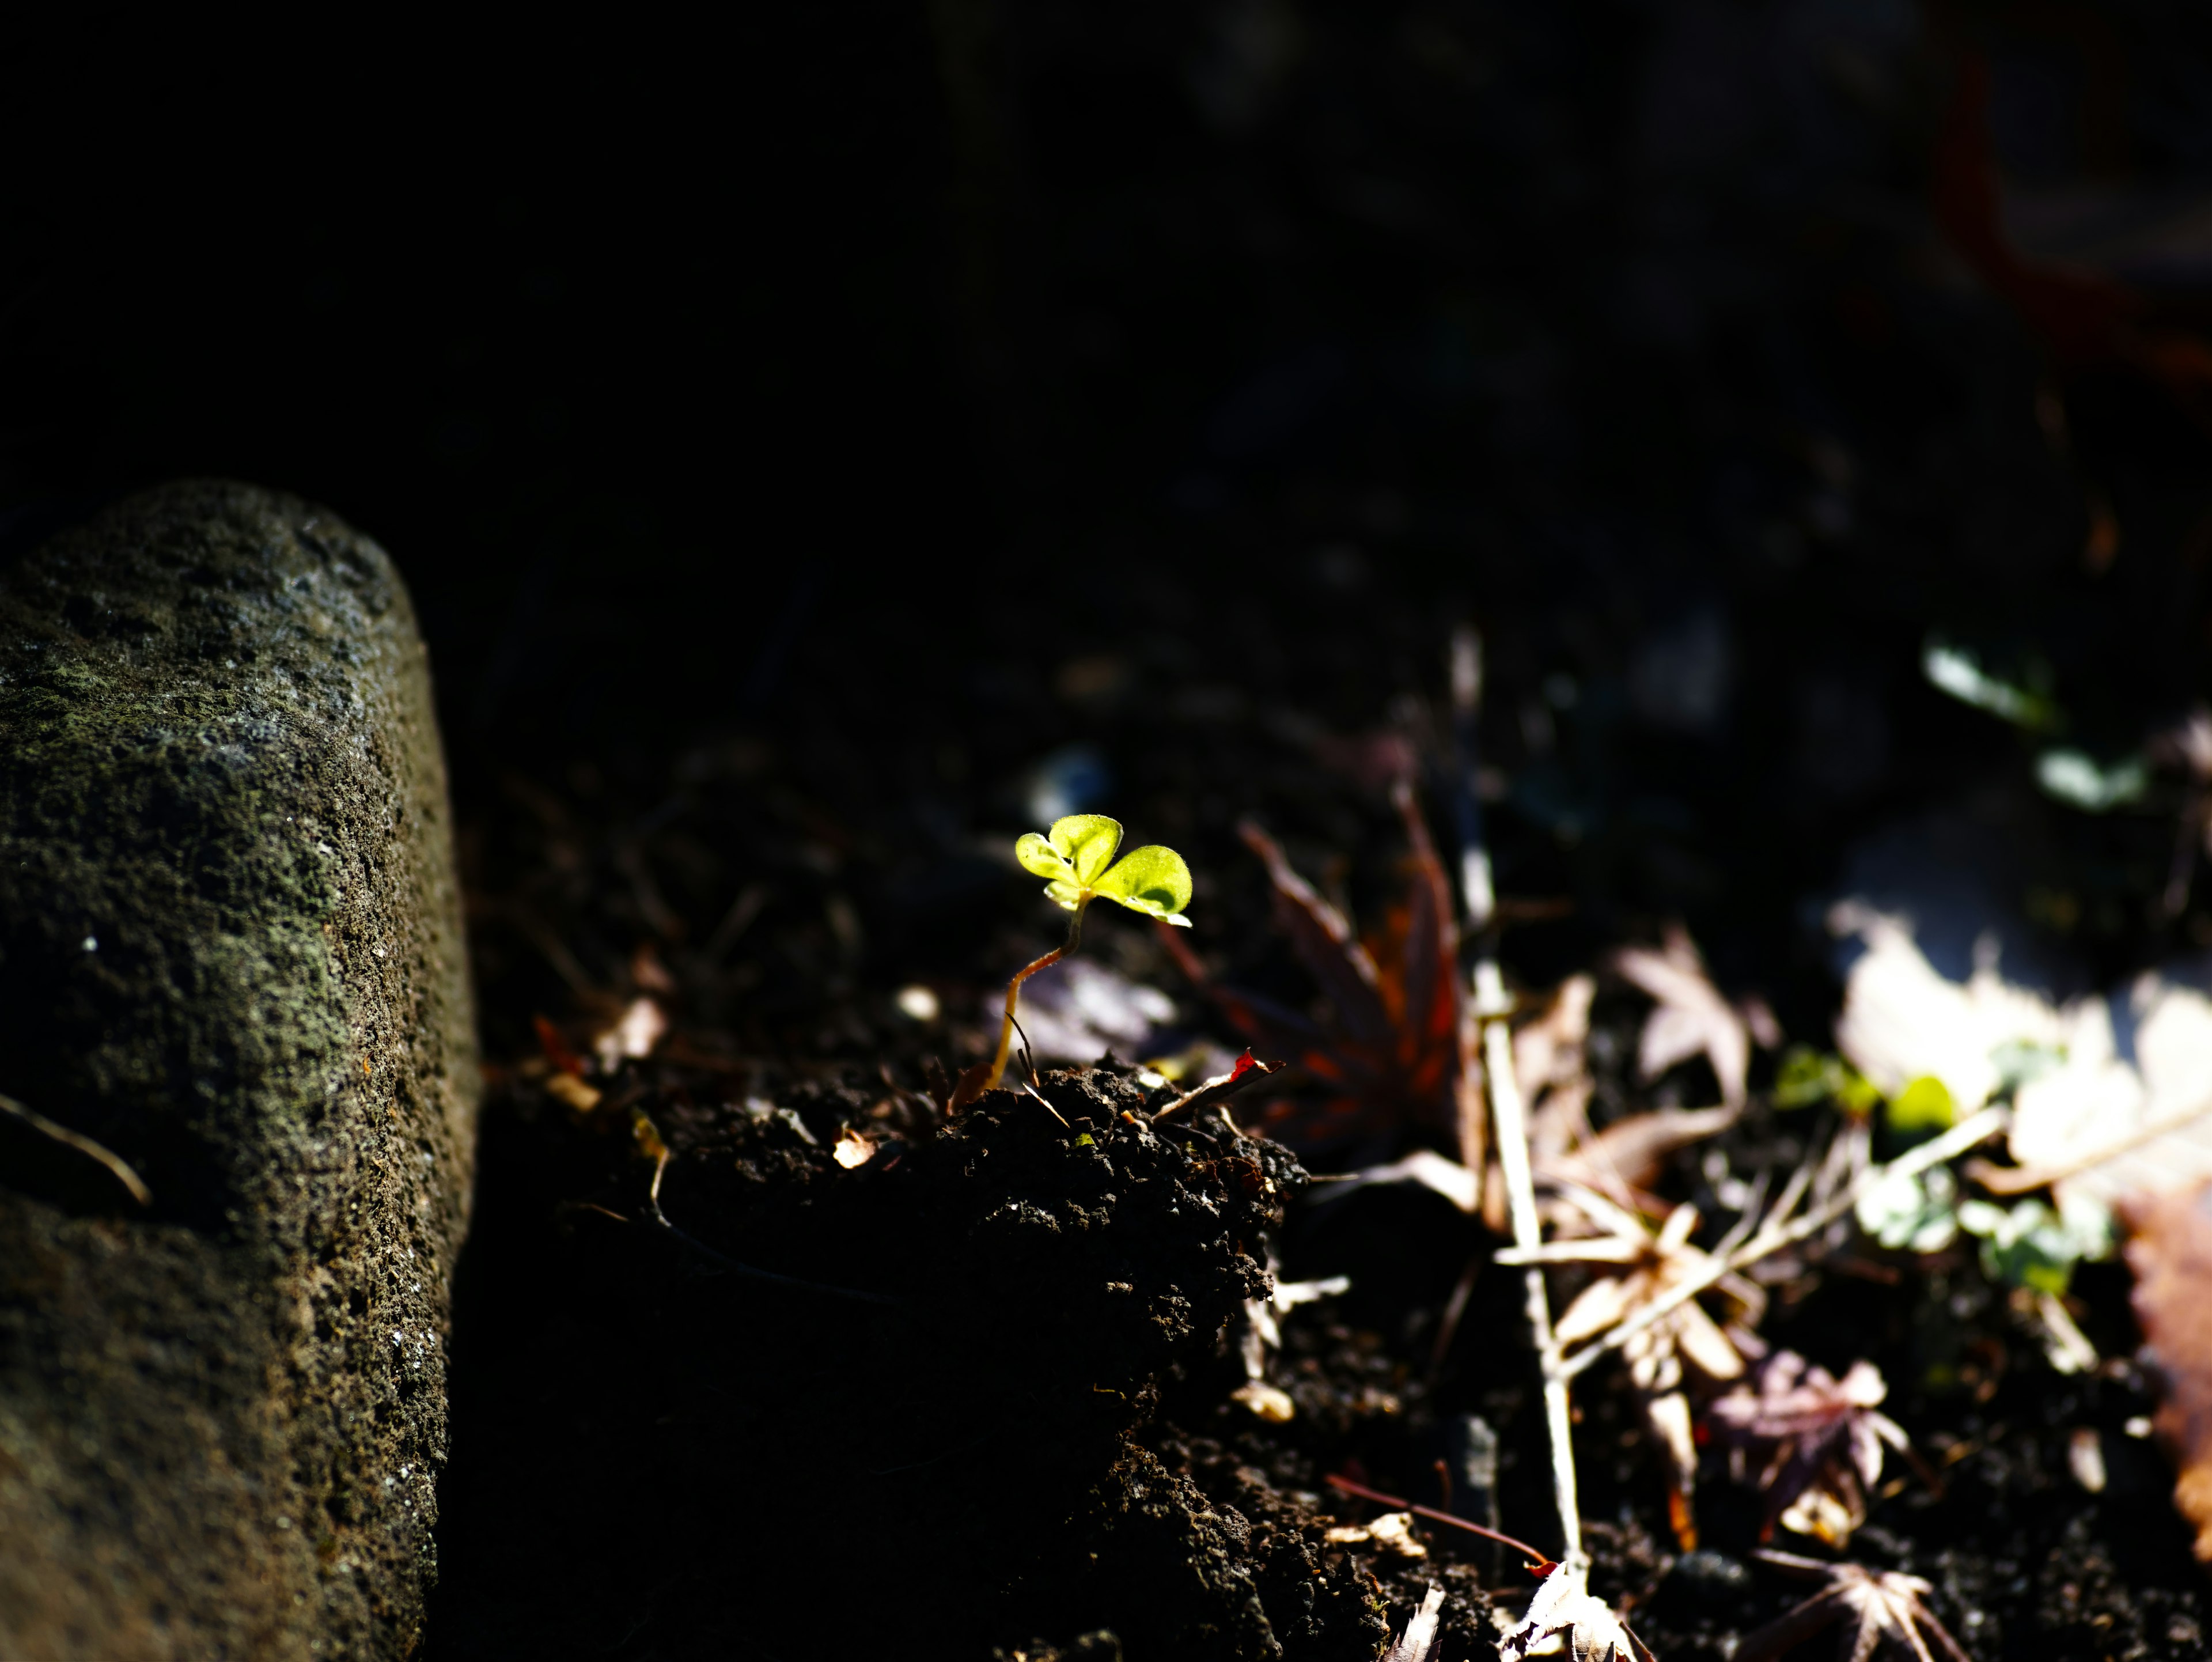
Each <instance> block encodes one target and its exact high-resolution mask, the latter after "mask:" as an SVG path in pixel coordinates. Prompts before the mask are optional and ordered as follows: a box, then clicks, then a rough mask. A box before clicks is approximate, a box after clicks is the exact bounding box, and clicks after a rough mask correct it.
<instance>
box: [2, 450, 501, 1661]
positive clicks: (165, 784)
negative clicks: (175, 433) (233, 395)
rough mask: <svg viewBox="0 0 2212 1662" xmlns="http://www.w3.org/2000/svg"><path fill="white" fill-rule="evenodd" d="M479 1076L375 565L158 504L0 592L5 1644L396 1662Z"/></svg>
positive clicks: (426, 746)
mask: <svg viewBox="0 0 2212 1662" xmlns="http://www.w3.org/2000/svg"><path fill="white" fill-rule="evenodd" d="M477 1088H478V1075H477V1064H476V1057H475V1051H474V1039H473V1028H472V1021H471V1010H470V1005H469V995H468V983H467V979H466V966H465V958H464V951H463V941H462V934H461V921H460V908H459V899H458V896H457V893H456V890H455V886H454V878H453V850H452V833H451V826H450V821H449V811H448V808H447V798H446V781H445V774H444V764H443V762H442V760H441V755H440V751H439V745H438V737H437V730H436V727H435V722H434V720H433V715H432V709H431V703H430V683H429V676H428V665H427V662H426V659H425V655H424V652H423V647H422V640H421V638H420V637H419V636H418V635H417V634H416V627H415V619H414V615H413V612H412V609H411V608H410V605H409V602H408V599H407V594H406V591H405V589H404V587H403V586H402V584H401V582H400V580H399V576H398V573H397V572H396V571H395V570H394V569H393V568H392V562H391V560H390V559H389V558H388V557H386V555H385V553H384V552H383V551H382V550H380V548H378V547H377V546H376V545H375V544H374V543H372V542H370V541H368V539H365V538H363V537H362V536H360V535H359V534H358V533H355V532H353V531H351V530H349V528H348V527H346V526H345V525H344V524H343V523H342V522H341V521H338V520H337V518H336V517H335V516H334V515H332V514H328V513H326V512H324V511H322V510H320V509H319V508H313V507H312V506H310V505H309V504H307V503H306V502H299V501H295V500H294V499H292V498H289V497H286V496H275V495H271V494H270V493H267V492H264V491H261V490H253V489H251V488H248V487H246V486H243V485H237V484H206V483H196V484H178V485H172V486H167V487H165V488H163V489H161V490H155V491H152V492H149V493H148V494H146V495H144V496H138V497H137V498H134V499H132V500H131V501H128V502H124V503H122V504H121V505H119V506H118V507H116V508H112V509H110V510H109V511H107V512H106V513H105V514H102V515H101V516H100V517H99V518H98V519H97V520H95V521H92V522H91V523H89V524H88V525H86V526H84V527H81V528H79V529H77V530H75V531H72V532H69V533H64V535H62V536H60V537H58V538H57V539H55V540H54V541H52V542H51V543H49V544H47V545H46V546H45V547H43V548H41V549H39V550H37V551H34V552H33V553H31V554H29V555H27V556H26V557H23V558H21V559H20V560H18V561H17V562H15V563H14V565H13V566H12V567H10V568H9V569H4V570H0V1093H5V1094H6V1095H7V1096H8V1097H9V1098H11V1099H15V1102H16V1103H17V1104H19V1105H21V1106H22V1107H23V1108H27V1109H28V1110H30V1111H33V1112H35V1113H36V1114H38V1115H40V1116H43V1117H46V1119H48V1120H50V1121H52V1122H54V1123H57V1124H58V1125H59V1126H62V1127H65V1128H67V1129H69V1130H70V1131H71V1132H73V1133H76V1134H77V1135H80V1136H82V1137H85V1138H89V1139H92V1140H94V1141H96V1142H97V1143H98V1144H100V1145H101V1146H103V1147H104V1148H106V1150H108V1151H110V1152H111V1153H112V1154H114V1155H115V1156H118V1157H119V1158H120V1159H121V1160H124V1161H125V1162H127V1163H128V1165H129V1166H131V1168H132V1169H133V1170H135V1171H136V1172H137V1173H138V1174H139V1176H140V1177H141V1178H143V1181H144V1183H145V1184H146V1186H147V1187H148V1189H149V1190H150V1191H151V1196H152V1198H151V1202H150V1204H149V1205H146V1206H143V1207H142V1206H140V1205H139V1204H138V1203H137V1202H136V1201H135V1200H134V1199H133V1198H132V1197H131V1195H130V1193H129V1192H128V1190H126V1188H125V1185H124V1184H122V1183H121V1182H119V1181H118V1179H117V1178H116V1177H115V1176H114V1175H113V1174H112V1172H110V1171H109V1170H108V1169H107V1168H106V1166H103V1165H102V1164H101V1163H100V1161H99V1160H96V1159H95V1158H93V1157H92V1156H91V1155H90V1154H88V1153H87V1152H86V1151H84V1150H83V1149H82V1148H75V1147H70V1146H69V1145H67V1144H66V1143H65V1142H64V1141H62V1140H59V1139H57V1138H56V1137H54V1136H52V1135H48V1134H46V1133H43V1132H41V1131H40V1130H39V1129H36V1128H35V1127H34V1126H33V1125H32V1124H31V1123H29V1122H28V1121H27V1119H26V1118H25V1117H23V1116H22V1115H21V1114H20V1113H13V1112H0V1657H5V1658H7V1659H9V1662H49V1659H52V1662H61V1659H83V1658H94V1657H97V1658H100V1659H104V1662H137V1659H142V1658H145V1659H176V1662H185V1659H199V1658H230V1659H240V1662H243V1659H249V1658H251V1659H264V1658H268V1659H289V1658H295V1657H309V1656H323V1657H347V1658H352V1657H368V1658H382V1657H391V1658H398V1657H404V1656H405V1655H407V1654H408V1653H410V1652H411V1651H412V1650H414V1649H415V1648H416V1646H417V1645H418V1643H419V1642H420V1639H421V1623H422V1598H423V1594H424V1592H425V1589H426V1587H427V1586H428V1582H429V1580H430V1579H431V1576H432V1573H433V1556H432V1542H431V1525H432V1522H433V1519H434V1517H435V1481H436V1477H437V1474H438V1471H439V1469H440V1467H441V1464H442V1463H443V1461H444V1459H445V1457H446V1392H445V1355H446V1321H447V1284H448V1279H449V1276H450V1274H451V1271H452V1268H453V1260H454V1255H455V1253H456V1251H457V1250H458V1248H459V1245H460V1241H461V1237H462V1233H463V1230H464V1228H465V1224H466V1221H467V1211H468V1194H469V1179H470V1166H471V1156H472V1153H473V1144H474V1128H475V1112H476V1105H477Z"/></svg>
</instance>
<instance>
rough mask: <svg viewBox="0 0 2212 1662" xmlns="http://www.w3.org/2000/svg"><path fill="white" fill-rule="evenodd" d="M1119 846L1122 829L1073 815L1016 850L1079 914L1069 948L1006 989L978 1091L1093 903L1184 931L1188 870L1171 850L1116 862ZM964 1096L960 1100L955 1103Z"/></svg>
mask: <svg viewBox="0 0 2212 1662" xmlns="http://www.w3.org/2000/svg"><path fill="white" fill-rule="evenodd" d="M1120 851H1121V821H1120V820H1118V819H1108V818H1107V817H1106V816H1105V815H1104V814H1103V813H1072V814H1069V815H1067V816H1066V818H1065V819H1055V820H1054V822H1053V826H1052V829H1051V830H1050V831H1045V832H1042V833H1039V832H1036V831H1030V832H1029V833H1028V834H1027V835H1025V836H1024V837H1023V838H1022V839H1021V841H1020V842H1018V843H1015V844H1014V858H1015V859H1017V860H1018V861H1020V862H1021V864H1022V869H1023V870H1024V871H1027V872H1031V873H1034V874H1036V875H1037V876H1039V877H1042V878H1043V879H1045V880H1046V882H1045V890H1044V892H1045V893H1046V894H1048V895H1049V896H1050V897H1051V898H1052V899H1053V900H1054V902H1055V903H1056V904H1059V905H1060V906H1062V907H1064V908H1065V909H1066V910H1068V911H1071V912H1073V914H1074V916H1073V917H1071V918H1070V919H1069V920H1068V922H1067V941H1066V944H1065V945H1063V946H1060V947H1054V948H1053V950H1052V951H1050V952H1048V953H1046V954H1045V955H1044V956H1043V957H1042V958H1040V959H1037V960H1036V962H1034V963H1031V964H1028V965H1024V966H1023V967H1022V968H1021V969H1020V970H1018V971H1016V972H1015V974H1014V978H1013V979H1012V981H1010V982H1008V983H1006V1020H1005V1022H1004V1024H1003V1025H1002V1026H1000V1030H999V1053H998V1055H997V1056H994V1057H993V1058H992V1061H991V1066H990V1070H989V1072H988V1073H987V1075H982V1076H981V1077H980V1078H979V1079H977V1080H976V1081H975V1088H976V1089H977V1090H978V1091H982V1090H995V1089H996V1088H997V1087H998V1084H999V1081H1000V1079H1002V1078H1003V1077H1004V1076H1005V1075H1006V1058H1007V1057H1008V1056H1011V1055H1012V1053H1013V1046H1014V1032H1015V1027H1016V1023H1015V1020H1014V1012H1015V1008H1016V1006H1017V1004H1018V1001H1019V999H1020V996H1021V990H1022V983H1024V981H1027V980H1028V979H1029V978H1030V977H1031V976H1033V975H1035V974H1036V972H1037V971H1039V970H1042V969H1046V968H1048V967H1049V966H1051V965H1054V964H1057V963H1058V962H1059V961H1060V959H1063V958H1065V957H1066V956H1067V955H1068V954H1069V953H1072V952H1073V951H1074V950H1075V948H1076V947H1077V945H1078V944H1079V942H1080V941H1082V939H1083V914H1084V910H1085V908H1086V907H1088V906H1089V905H1090V904H1091V902H1092V901H1094V900H1111V901H1112V902H1114V903H1115V904H1116V905H1120V906H1127V908H1128V909H1129V910H1131V911H1133V912H1142V913H1143V914H1144V915H1145V916H1147V917H1157V918H1158V919H1159V920H1161V922H1166V923H1172V924H1174V925H1175V926H1176V928H1184V929H1187V928H1189V927H1190V920H1189V919H1188V917H1185V916H1183V913H1182V909H1183V908H1184V907H1185V906H1188V904H1190V868H1189V867H1188V866H1186V865H1185V864H1184V863H1183V859H1182V855H1179V854H1177V853H1176V851H1175V850H1174V849H1166V848H1162V847H1160V846H1159V845H1158V843H1152V844H1148V845H1147V846H1146V847H1144V848H1141V849H1130V850H1129V852H1128V853H1127V854H1124V855H1121V858H1120V859H1118V860H1116V859H1115V857H1114V856H1115V855H1116V854H1117V853H1120ZM964 1096H965V1093H957V1094H956V1100H960V1099H964Z"/></svg>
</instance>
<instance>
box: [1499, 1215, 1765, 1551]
mask: <svg viewBox="0 0 2212 1662" xmlns="http://www.w3.org/2000/svg"><path fill="white" fill-rule="evenodd" d="M1565 1196H1566V1198H1567V1199H1568V1200H1569V1201H1571V1202H1572V1203H1573V1204H1575V1205H1576V1206H1577V1207H1578V1208H1580V1209H1581V1210H1582V1211H1583V1214H1584V1215H1586V1216H1588V1217H1589V1220H1590V1221H1592V1222H1593V1223H1595V1224H1597V1225H1598V1226H1599V1227H1600V1228H1601V1230H1602V1231H1603V1233H1601V1234H1598V1235H1595V1236H1593V1237H1589V1238H1587V1239H1581V1240H1570V1241H1555V1242H1553V1243H1552V1244H1551V1245H1548V1246H1546V1247H1544V1248H1543V1249H1542V1250H1541V1257H1542V1261H1543V1262H1544V1263H1584V1264H1589V1265H1592V1266H1594V1267H1596V1268H1598V1269H1600V1271H1601V1273H1600V1274H1599V1275H1598V1276H1597V1278H1596V1279H1595V1280H1594V1281H1592V1282H1590V1283H1589V1286H1587V1287H1585V1288H1583V1290H1582V1292H1581V1293H1580V1294H1577V1296H1576V1298H1575V1300H1574V1302H1573V1303H1572V1304H1571V1305H1569V1306H1567V1308H1566V1310H1565V1312H1563V1313H1562V1314H1561V1315H1560V1317H1559V1323H1558V1325H1557V1326H1556V1327H1555V1328H1554V1330H1553V1332H1554V1334H1555V1335H1556V1336H1557V1338H1558V1340H1559V1342H1560V1343H1561V1344H1563V1345H1567V1344H1577V1343H1580V1342H1583V1340H1586V1339H1594V1338H1595V1337H1597V1336H1599V1335H1600V1334H1601V1333H1604V1332H1607V1331H1608V1330H1611V1329H1612V1328H1614V1327H1616V1326H1618V1325H1619V1324H1620V1323H1622V1322H1624V1321H1626V1319H1628V1318H1630V1317H1631V1316H1633V1315H1635V1314H1636V1313H1637V1312H1638V1311H1639V1310H1641V1309H1643V1308H1644V1306H1649V1305H1650V1304H1652V1303H1654V1302H1656V1300H1659V1299H1660V1298H1662V1297H1663V1296H1665V1295H1666V1294H1668V1293H1669V1292H1671V1291H1672V1290H1673V1289H1674V1287H1675V1286H1676V1285H1678V1284H1680V1283H1682V1282H1688V1281H1691V1280H1692V1279H1694V1278H1697V1277H1699V1275H1701V1274H1702V1273H1703V1272H1704V1271H1705V1269H1707V1267H1708V1266H1709V1265H1710V1264H1711V1257H1709V1256H1708V1255H1707V1254H1706V1253H1705V1252H1703V1251H1699V1249H1698V1248H1697V1247H1694V1246H1692V1245H1690V1233H1691V1231H1692V1230H1693V1229H1695V1228H1696V1227H1697V1225H1698V1212H1697V1208H1695V1207H1692V1206H1678V1207H1676V1208H1674V1211H1673V1212H1671V1213H1670V1214H1668V1218H1667V1221H1666V1222H1665V1223H1664V1224H1662V1226H1661V1227H1659V1228H1658V1229H1657V1230H1656V1231H1655V1230H1653V1229H1651V1228H1650V1227H1648V1226H1647V1225H1645V1223H1644V1221H1643V1220H1642V1219H1641V1218H1638V1216H1636V1215H1634V1214H1633V1213H1631V1212H1627V1211H1625V1210H1623V1209H1622V1208H1620V1207H1618V1206H1615V1205H1613V1203H1612V1202H1610V1201H1608V1200H1607V1199H1605V1198H1604V1196H1600V1195H1595V1194H1593V1193H1591V1192H1590V1191H1589V1190H1582V1189H1576V1188H1571V1187H1570V1188H1568V1189H1567V1190H1565ZM1608 1270H1609V1271H1611V1272H1612V1273H1609V1274H1608V1273H1604V1272H1606V1271H1608ZM1715 1286H1717V1288H1720V1289H1721V1290H1722V1291H1723V1292H1726V1293H1727V1294H1729V1295H1730V1296H1731V1297H1733V1298H1735V1300H1737V1301H1738V1303H1739V1304H1741V1306H1743V1308H1744V1310H1745V1312H1747V1314H1748V1315H1749V1316H1750V1317H1751V1318H1752V1323H1753V1325H1754V1326H1755V1325H1756V1324H1757V1320H1758V1317H1759V1314H1760V1313H1761V1312H1764V1310H1765V1305H1766V1298H1765V1294H1764V1293H1763V1292H1762V1291H1761V1290H1760V1289H1759V1287H1758V1286H1757V1284H1756V1283H1754V1282H1749V1281H1747V1280H1746V1279H1745V1278H1744V1277H1742V1276H1741V1275H1723V1277H1722V1278H1721V1279H1720V1280H1719V1281H1718V1282H1716V1283H1715ZM1747 1347H1750V1348H1753V1351H1754V1353H1755V1351H1756V1348H1757V1347H1758V1341H1757V1340H1756V1339H1754V1338H1753V1337H1752V1336H1750V1334H1748V1333H1744V1332H1740V1333H1738V1334H1736V1335H1735V1336H1731V1335H1730V1334H1729V1333H1728V1332H1725V1331H1723V1330H1722V1328H1721V1325H1720V1324H1719V1323H1717V1322H1716V1321H1715V1320H1714V1319H1713V1318H1711V1316H1710V1315H1708V1314H1707V1313H1706V1312H1705V1308H1704V1306H1701V1305H1699V1303H1698V1301H1697V1300H1695V1299H1691V1300H1686V1302H1684V1303H1682V1304H1681V1305H1679V1306H1676V1307H1675V1309H1674V1311H1673V1312H1671V1313H1670V1314H1668V1315H1667V1316H1666V1317H1665V1318H1662V1319H1661V1320H1660V1321H1658V1322H1656V1323H1655V1324H1652V1325H1651V1326H1650V1327H1648V1328H1646V1329H1644V1331H1643V1332H1641V1333H1639V1334H1638V1335H1637V1336H1636V1337H1635V1338H1633V1339H1632V1340H1631V1341H1630V1342H1628V1343H1627V1344H1626V1345H1624V1346H1623V1347H1622V1349H1621V1354H1622V1355H1623V1357H1624V1358H1625V1359H1626V1361H1627V1363H1628V1374H1629V1379H1631V1381H1632V1383H1633V1384H1634V1385H1635V1387H1636V1391H1637V1397H1638V1401H1639V1402H1640V1403H1641V1404H1642V1406H1643V1409H1644V1420H1645V1422H1646V1423H1648V1424H1649V1425H1650V1428H1651V1434H1652V1435H1653V1436H1654V1437H1656V1439H1657V1440H1658V1441H1659V1444H1660V1446H1661V1447H1662V1448H1663V1449H1664V1450H1665V1451H1666V1452H1667V1461H1668V1468H1669V1477H1670V1479H1671V1481H1670V1483H1669V1485H1668V1494H1667V1501H1668V1522H1669V1523H1670V1525H1672V1527H1673V1529H1674V1538H1675V1539H1676V1540H1677V1541H1678V1542H1679V1543H1680V1544H1681V1547H1682V1549H1683V1550H1684V1551H1691V1550H1693V1549H1695V1548H1696V1546H1697V1544H1698V1531H1697V1524H1696V1521H1695V1519H1694V1517H1693V1514H1692V1511H1691V1500H1692V1495H1694V1494H1695V1492H1696V1486H1697V1473H1698V1448H1697V1442H1696V1439H1695V1436H1694V1434H1693V1432H1692V1425H1691V1413H1690V1399H1689V1396H1688V1393H1687V1391H1686V1385H1685V1381H1684V1378H1683V1364H1684V1362H1685V1361H1686V1362H1687V1363H1688V1364H1689V1365H1690V1366H1691V1367H1692V1368H1695V1369H1696V1370H1697V1371H1698V1373H1700V1374H1702V1375H1703V1376H1704V1377H1705V1379H1709V1380H1712V1381H1715V1382H1717V1383H1724V1382H1727V1381H1729V1380H1734V1379H1741V1378H1742V1377H1743V1373H1744V1367H1745V1356H1744V1352H1745V1348H1747Z"/></svg>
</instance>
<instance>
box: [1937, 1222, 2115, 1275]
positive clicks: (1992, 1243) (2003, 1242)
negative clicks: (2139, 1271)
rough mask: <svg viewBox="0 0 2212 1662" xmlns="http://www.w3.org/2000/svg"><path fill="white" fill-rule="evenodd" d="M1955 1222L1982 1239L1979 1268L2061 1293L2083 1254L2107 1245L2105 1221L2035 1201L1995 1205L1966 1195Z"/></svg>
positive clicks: (2103, 1251)
mask: <svg viewBox="0 0 2212 1662" xmlns="http://www.w3.org/2000/svg"><path fill="white" fill-rule="evenodd" d="M1959 1227H1960V1228H1961V1229H1963V1230H1965V1231H1966V1233H1968V1234H1970V1235H1975V1236H1978V1237H1979V1238H1980V1239H1981V1243H1982V1273H1983V1274H1984V1275H1987V1276H1988V1277H1989V1278H1990V1280H1991V1281H1993V1282H2003V1283H2004V1284H2005V1285H2006V1286H2008V1287H2025V1288H2028V1289H2029V1290H2030V1291H2031V1292H2036V1293H2050V1294H2061V1293H2063V1292H2065V1290H2066V1287H2067V1283H2068V1282H2071V1281H2072V1280H2073V1279H2074V1266H2075V1264H2077V1263H2081V1261H2082V1260H2083V1259H2084V1258H2101V1257H2106V1255H2107V1254H2109V1253H2110V1252H2111V1251H2112V1235H2111V1233H2110V1229H2109V1225H2107V1226H2106V1227H2104V1228H2100V1227H2098V1225H2097V1222H2096V1221H2095V1220H2094V1219H2092V1218H2090V1217H2088V1216H2087V1215H2084V1216H2080V1217H2066V1216H2062V1215H2060V1214H2059V1213H2057V1212H2054V1211H2053V1210H2051V1208H2050V1207H2049V1206H2047V1205H2045V1203H2044V1202H2041V1201H2039V1200H2024V1201H2018V1202H2015V1203H2014V1204H2013V1205H2011V1206H1998V1205H1996V1203H1994V1202H1990V1201H1980V1200H1970V1201H1966V1202H1962V1203H1961V1204H1960V1208H1959Z"/></svg>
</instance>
